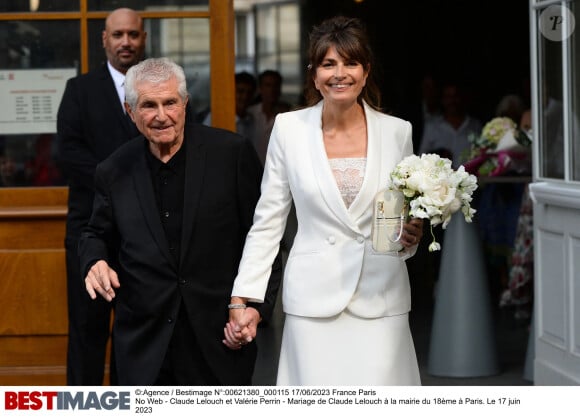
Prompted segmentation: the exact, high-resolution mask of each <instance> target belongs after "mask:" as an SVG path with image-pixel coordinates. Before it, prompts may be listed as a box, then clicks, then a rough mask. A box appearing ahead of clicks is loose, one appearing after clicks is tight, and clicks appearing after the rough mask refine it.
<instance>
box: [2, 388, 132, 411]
mask: <svg viewBox="0 0 580 420" xmlns="http://www.w3.org/2000/svg"><path fill="white" fill-rule="evenodd" d="M130 394H131V393H130V392H114V391H105V392H102V393H97V392H94V391H90V392H67V391H6V392H5V393H4V409H5V410H129V409H130V408H131V404H130V402H131V400H130V396H131V395H130Z"/></svg>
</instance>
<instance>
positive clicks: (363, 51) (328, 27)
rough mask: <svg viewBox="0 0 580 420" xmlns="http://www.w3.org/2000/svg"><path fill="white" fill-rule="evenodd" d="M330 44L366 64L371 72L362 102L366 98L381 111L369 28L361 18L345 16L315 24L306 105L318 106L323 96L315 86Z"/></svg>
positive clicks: (360, 96)
mask: <svg viewBox="0 0 580 420" xmlns="http://www.w3.org/2000/svg"><path fill="white" fill-rule="evenodd" d="M330 47H335V48H336V51H337V52H338V54H340V56H341V57H342V58H344V59H347V60H354V61H356V62H357V63H360V64H362V66H363V68H364V69H365V70H366V71H367V72H368V77H367V82H366V86H365V87H364V88H363V90H362V92H361V93H360V95H359V97H358V100H359V102H360V101H362V100H364V101H365V102H366V103H367V104H369V105H370V106H371V107H372V108H374V109H376V110H378V111H380V110H381V93H380V90H379V88H378V86H377V83H376V81H375V80H374V77H373V72H372V71H371V70H372V68H373V66H374V63H373V59H374V58H373V52H372V50H371V47H370V42H369V38H368V35H367V32H366V28H365V26H364V25H363V23H362V22H361V20H360V19H357V18H349V17H345V16H335V17H332V18H330V19H327V20H325V21H323V22H322V23H320V24H319V25H318V26H315V27H314V28H313V29H312V32H311V33H310V47H309V49H308V60H309V64H308V68H307V74H306V86H305V91H304V96H305V99H306V105H307V106H312V105H315V104H316V103H318V102H319V101H320V100H321V99H322V95H321V94H320V92H319V91H318V90H317V89H316V87H315V86H314V76H315V75H316V69H317V67H318V66H319V65H320V64H321V63H322V61H323V60H324V57H325V56H326V53H327V52H328V49H329V48H330Z"/></svg>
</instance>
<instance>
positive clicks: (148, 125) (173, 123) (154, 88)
mask: <svg viewBox="0 0 580 420" xmlns="http://www.w3.org/2000/svg"><path fill="white" fill-rule="evenodd" d="M135 87H136V91H137V105H136V107H135V109H131V107H130V106H128V105H126V107H127V111H128V112H129V115H130V116H131V118H132V119H133V121H134V122H135V125H136V126H137V128H138V129H139V131H140V132H141V133H142V134H143V135H144V136H145V137H146V138H147V140H149V142H150V143H151V145H152V147H155V146H156V147H158V148H163V149H167V148H170V149H173V148H175V147H176V148H179V147H180V146H181V143H182V142H183V128H184V125H185V105H186V104H187V98H186V99H185V100H184V99H182V98H181V96H179V92H178V84H177V80H175V78H171V79H169V80H167V81H165V82H160V83H151V82H145V81H143V82H138V83H136V86H135Z"/></svg>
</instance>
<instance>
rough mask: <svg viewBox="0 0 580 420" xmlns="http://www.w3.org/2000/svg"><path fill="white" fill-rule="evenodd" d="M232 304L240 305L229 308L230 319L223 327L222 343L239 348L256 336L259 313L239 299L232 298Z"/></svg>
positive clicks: (231, 347) (234, 348)
mask: <svg viewBox="0 0 580 420" xmlns="http://www.w3.org/2000/svg"><path fill="white" fill-rule="evenodd" d="M232 304H235V305H239V306H241V307H240V308H231V309H230V319H229V322H228V323H226V326H225V328H224V337H225V338H224V339H223V340H222V343H224V345H225V346H226V347H228V348H229V349H231V350H239V349H241V348H242V346H243V345H245V344H248V343H251V342H252V340H253V339H254V338H255V337H256V333H257V327H258V323H259V322H260V313H259V312H258V311H257V310H256V309H255V308H251V307H244V306H245V305H244V304H243V303H241V302H239V301H237V300H236V301H234V299H232Z"/></svg>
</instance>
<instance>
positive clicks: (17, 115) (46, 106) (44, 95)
mask: <svg viewBox="0 0 580 420" xmlns="http://www.w3.org/2000/svg"><path fill="white" fill-rule="evenodd" d="M76 74H77V71H76V69H75V68H68V69H37V70H36V69H35V70H1V69H0V109H1V110H2V112H0V134H42V133H56V113H57V111H58V106H59V104H60V100H61V98H62V94H63V92H64V88H65V85H66V81H67V80H68V79H70V78H71V77H74V76H76Z"/></svg>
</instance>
